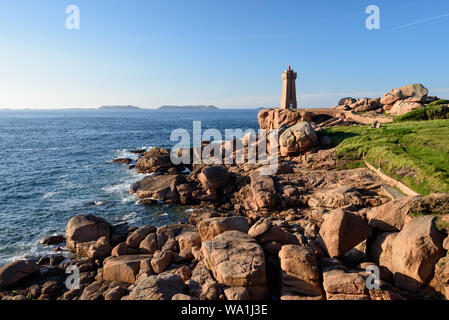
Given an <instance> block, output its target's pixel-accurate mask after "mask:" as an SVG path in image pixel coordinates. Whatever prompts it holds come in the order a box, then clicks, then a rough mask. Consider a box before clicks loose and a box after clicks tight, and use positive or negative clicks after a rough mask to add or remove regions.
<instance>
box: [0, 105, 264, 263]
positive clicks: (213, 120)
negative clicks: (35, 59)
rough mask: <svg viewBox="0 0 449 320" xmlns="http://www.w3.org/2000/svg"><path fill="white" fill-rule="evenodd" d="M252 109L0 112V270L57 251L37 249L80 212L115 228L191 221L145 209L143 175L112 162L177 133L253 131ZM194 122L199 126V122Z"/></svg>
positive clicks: (179, 212) (184, 214) (176, 210)
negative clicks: (136, 187) (138, 188)
mask: <svg viewBox="0 0 449 320" xmlns="http://www.w3.org/2000/svg"><path fill="white" fill-rule="evenodd" d="M257 112H258V110H257V109H232V110H231V109H219V110H144V109H142V110H81V109H79V110H78V109H77V110H73V109H72V110H63V109H60V110H0V152H1V157H0V266H2V265H4V264H6V263H8V262H11V261H14V260H17V259H19V258H24V257H28V256H39V255H45V254H50V253H54V252H53V249H54V247H52V246H44V245H41V244H39V240H40V239H41V238H42V237H43V236H45V235H55V234H64V232H65V226H66V224H67V221H68V220H69V219H70V218H71V217H72V216H74V215H77V214H88V213H89V214H94V215H97V216H101V217H104V218H105V219H106V220H107V221H109V222H110V223H112V224H116V223H120V222H128V223H130V224H131V225H136V226H142V225H146V224H153V225H156V226H162V225H165V224H169V223H173V222H182V221H186V220H187V219H188V216H189V213H190V212H191V209H189V208H188V207H183V206H175V205H168V204H159V205H153V206H145V205H141V204H138V203H137V199H136V198H135V197H134V196H133V195H130V193H129V187H130V185H131V183H133V182H135V181H138V180H140V179H142V178H144V177H145V175H141V174H137V173H136V172H135V170H128V169H127V166H126V165H122V164H117V163H113V162H112V159H114V158H122V157H127V158H132V159H134V160H135V159H136V158H137V155H136V154H133V153H130V150H135V149H142V148H145V149H149V148H152V147H173V146H174V145H175V144H177V143H178V142H179V141H171V139H170V135H171V133H172V132H173V131H174V130H176V129H183V130H187V131H188V132H189V134H191V135H192V136H193V122H194V121H200V122H201V129H202V130H203V132H204V130H206V129H218V130H219V131H220V132H221V133H222V134H223V137H224V135H225V130H226V129H233V130H235V129H242V131H245V130H247V129H254V130H256V129H257V128H258V124H257ZM197 124H198V122H197Z"/></svg>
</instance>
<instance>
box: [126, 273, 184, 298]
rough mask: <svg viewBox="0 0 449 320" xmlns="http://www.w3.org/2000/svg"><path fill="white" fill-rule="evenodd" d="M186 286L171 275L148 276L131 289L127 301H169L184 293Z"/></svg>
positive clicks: (179, 279)
mask: <svg viewBox="0 0 449 320" xmlns="http://www.w3.org/2000/svg"><path fill="white" fill-rule="evenodd" d="M185 290H186V286H185V284H184V281H183V280H182V278H181V277H180V276H179V275H177V274H173V273H165V274H159V275H157V276H149V277H148V278H145V279H143V280H142V281H139V282H138V283H137V284H136V286H135V287H134V288H133V289H132V291H131V292H130V294H129V296H127V297H126V298H127V300H171V298H172V297H173V296H174V295H176V294H179V293H185Z"/></svg>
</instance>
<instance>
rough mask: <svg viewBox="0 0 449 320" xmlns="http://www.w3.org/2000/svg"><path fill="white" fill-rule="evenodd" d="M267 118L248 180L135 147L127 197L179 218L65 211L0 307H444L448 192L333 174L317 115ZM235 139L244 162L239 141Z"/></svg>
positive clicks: (12, 276)
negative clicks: (268, 162)
mask: <svg viewBox="0 0 449 320" xmlns="http://www.w3.org/2000/svg"><path fill="white" fill-rule="evenodd" d="M401 94H402V95H401V97H403V96H404V94H403V93H401ZM422 94H424V93H422ZM392 95H394V97H390V96H388V102H390V104H394V103H396V101H399V100H400V99H401V98H397V97H399V96H400V94H399V93H398V92H396V91H395V92H393V93H392ZM425 96H427V94H425ZM396 98H397V99H396ZM385 99H387V98H384V100H385ZM394 99H396V100H394ZM393 100H394V101H393ZM415 100H416V99H415ZM351 101H352V100H351ZM420 101H421V100H420ZM356 102H357V101H356ZM356 102H352V103H356ZM345 103H346V101H345ZM367 103H368V104H370V105H371V104H372V105H373V106H374V105H376V104H375V103H372V102H367ZM402 104H403V103H402V102H401V105H402ZM345 105H346V104H345ZM360 105H362V104H360ZM360 105H359V106H358V107H357V108H359V107H360ZM376 106H377V105H376ZM345 108H346V107H345ZM398 108H399V107H398ZM272 113H273V112H272V111H270V110H262V111H261V112H260V113H259V125H260V127H261V128H262V129H267V128H276V129H279V128H280V129H281V134H280V138H279V145H280V148H279V151H280V155H281V158H280V161H279V164H278V166H277V171H276V172H275V173H273V174H271V175H264V174H261V170H262V169H263V168H264V166H263V165H261V164H248V162H247V161H245V162H244V163H242V164H233V165H204V164H201V165H196V164H193V163H190V164H187V165H185V164H180V165H173V164H172V162H171V160H170V150H166V149H163V148H154V149H151V150H148V151H146V150H136V151H135V153H137V154H139V158H138V160H137V163H136V164H135V165H132V166H131V167H129V169H135V170H136V171H137V172H139V173H145V174H149V175H148V176H147V177H146V178H144V179H143V180H141V181H138V182H136V183H134V184H133V185H131V187H130V193H132V194H134V195H135V196H136V197H137V198H138V199H139V201H140V203H142V204H144V205H158V203H160V202H163V203H170V204H172V205H178V204H181V205H188V206H191V208H192V213H191V216H190V218H189V222H188V223H185V224H171V225H167V226H161V227H159V228H156V227H155V226H152V225H146V226H142V227H140V228H138V227H136V226H131V225H128V224H127V223H122V224H119V225H111V224H110V223H108V222H107V221H106V220H104V219H103V218H100V217H96V216H94V215H92V214H80V215H77V216H74V217H72V218H71V219H70V220H69V221H68V223H67V226H66V232H65V236H62V235H59V236H49V237H46V238H44V239H42V241H41V243H42V244H46V245H58V244H60V243H64V242H65V247H66V248H63V247H57V250H58V251H66V254H65V255H63V254H62V253H55V254H54V255H50V256H43V257H36V258H33V259H28V260H20V261H16V262H12V263H10V264H8V265H6V266H3V267H2V268H1V269H0V299H2V300H27V299H38V300H161V299H163V300H262V299H268V300H271V299H275V300H277V299H281V300H405V299H440V298H444V297H446V298H449V264H448V263H446V262H447V259H448V256H447V250H449V237H448V230H449V215H448V214H446V213H448V212H449V194H433V195H429V196H420V195H418V196H410V197H407V196H398V194H397V192H393V191H392V189H391V187H390V186H388V185H387V184H386V183H385V182H384V181H383V180H381V179H380V178H379V177H378V176H377V175H376V173H374V172H372V171H370V170H369V169H367V168H357V169H346V170H340V169H339V168H340V167H341V162H342V160H341V159H339V158H338V157H337V156H336V153H335V149H333V148H331V143H330V141H329V137H323V136H321V137H320V136H318V135H317V134H316V133H315V131H316V130H315V129H317V128H319V127H320V125H321V126H323V125H322V123H323V122H325V121H327V120H328V119H327V120H326V119H325V120H324V121H321V122H315V121H314V119H308V120H307V119H304V117H306V118H307V117H308V115H307V114H304V113H303V114H300V113H297V112H293V111H291V110H278V111H276V113H277V115H276V116H274V115H273V114H272ZM315 120H316V119H315ZM329 124H330V125H332V121H331V122H329V121H328V122H327V123H326V124H325V125H329ZM339 124H340V125H341V121H340V122H339ZM374 130H375V129H374ZM241 142H242V145H243V146H244V154H245V159H246V160H247V155H248V149H249V147H251V143H252V142H251V139H250V136H249V135H246V136H245V137H244V138H243V140H242V141H241ZM209 144H210V143H209V142H204V143H203V145H202V146H201V147H200V151H203V150H204V148H206V147H207V146H208V145H209ZM235 144H236V141H235V140H233V141H227V142H225V143H222V144H221V145H220V147H221V148H222V150H223V151H225V150H226V149H227V148H230V147H235ZM186 151H187V152H189V153H190V154H193V153H194V152H196V151H195V149H192V150H186ZM236 156H237V155H236V154H235V153H234V154H233V157H234V159H235V158H236ZM114 162H118V163H123V164H126V165H129V164H130V163H131V161H129V160H128V159H115V160H114ZM373 266H374V269H373ZM376 268H377V269H376ZM67 270H72V272H69V273H68V272H67ZM73 270H75V271H73ZM370 270H378V275H376V274H375V273H372V272H371V271H370ZM77 273H79V277H78V278H76V277H73V275H77ZM373 274H374V275H375V278H373ZM68 279H69V280H70V279H72V280H73V279H74V280H73V281H72V282H70V281H69V282H68ZM77 279H78V280H79V283H78V284H79V286H76V285H74V284H77ZM373 279H374V282H373V281H372V280H373ZM369 283H371V284H373V283H374V284H377V287H376V286H374V288H372V287H370V286H369V285H368V284H369Z"/></svg>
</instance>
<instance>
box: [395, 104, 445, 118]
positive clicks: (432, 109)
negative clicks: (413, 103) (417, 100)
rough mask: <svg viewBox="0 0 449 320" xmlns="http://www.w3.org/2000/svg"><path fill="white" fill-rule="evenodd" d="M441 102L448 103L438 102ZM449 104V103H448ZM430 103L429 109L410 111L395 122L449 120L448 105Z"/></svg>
mask: <svg viewBox="0 0 449 320" xmlns="http://www.w3.org/2000/svg"><path fill="white" fill-rule="evenodd" d="M439 101H448V100H438V101H435V102H439ZM435 102H432V103H435ZM448 102H449V101H448ZM432 103H430V104H429V105H428V106H427V107H425V108H421V109H416V110H413V111H410V112H408V113H406V114H404V115H402V116H399V117H397V118H396V119H394V121H395V122H404V121H423V120H440V119H449V106H448V105H447V104H443V103H438V104H433V105H432Z"/></svg>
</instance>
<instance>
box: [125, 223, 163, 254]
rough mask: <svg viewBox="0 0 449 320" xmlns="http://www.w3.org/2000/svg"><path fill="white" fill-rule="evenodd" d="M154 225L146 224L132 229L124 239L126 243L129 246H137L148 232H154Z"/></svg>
mask: <svg viewBox="0 0 449 320" xmlns="http://www.w3.org/2000/svg"><path fill="white" fill-rule="evenodd" d="M155 232H156V227H154V226H152V225H146V226H144V227H142V228H139V229H137V230H135V231H133V232H132V233H131V234H130V235H129V236H128V238H127V239H126V245H127V246H128V247H129V248H135V249H137V248H139V246H140V243H141V242H142V241H143V240H144V239H145V238H146V237H147V236H148V235H149V234H150V233H155Z"/></svg>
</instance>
